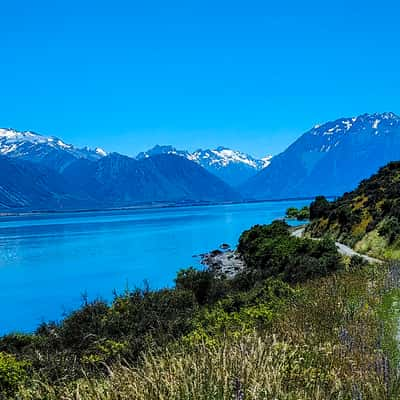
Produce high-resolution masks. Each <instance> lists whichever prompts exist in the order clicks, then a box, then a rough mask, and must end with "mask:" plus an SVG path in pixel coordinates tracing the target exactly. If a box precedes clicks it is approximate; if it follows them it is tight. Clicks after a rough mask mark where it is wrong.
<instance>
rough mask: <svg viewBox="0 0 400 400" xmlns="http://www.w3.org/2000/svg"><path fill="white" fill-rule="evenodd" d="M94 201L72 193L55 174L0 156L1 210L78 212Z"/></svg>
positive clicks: (70, 188)
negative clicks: (73, 210)
mask: <svg viewBox="0 0 400 400" xmlns="http://www.w3.org/2000/svg"><path fill="white" fill-rule="evenodd" d="M88 202H91V204H93V201H92V200H91V199H89V198H88V197H87V195H86V194H84V193H81V192H79V191H75V190H73V189H72V187H71V186H70V184H69V183H68V182H67V181H66V180H65V179H64V178H63V177H62V176H61V175H59V174H58V173H57V172H55V171H53V170H50V169H47V168H45V167H42V166H40V165H37V164H34V163H30V162H28V161H24V160H19V159H12V158H9V157H5V156H0V209H1V210H7V209H13V210H15V209H20V210H35V209H37V210H43V209H46V210H48V209H65V208H79V207H82V206H83V205H84V204H88Z"/></svg>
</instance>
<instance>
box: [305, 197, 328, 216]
mask: <svg viewBox="0 0 400 400" xmlns="http://www.w3.org/2000/svg"><path fill="white" fill-rule="evenodd" d="M330 208H331V204H330V203H329V201H328V200H327V199H326V198H325V197H324V196H317V197H316V198H315V200H314V201H313V202H312V203H311V204H310V219H311V220H313V219H317V218H324V217H327V216H328V214H329V211H330Z"/></svg>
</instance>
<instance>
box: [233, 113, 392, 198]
mask: <svg viewBox="0 0 400 400" xmlns="http://www.w3.org/2000/svg"><path fill="white" fill-rule="evenodd" d="M397 159H400V117H398V116H397V115H396V114H394V113H392V112H386V113H374V114H362V115H360V116H358V117H351V118H340V119H337V120H334V121H329V122H327V123H325V124H322V125H315V126H314V127H313V128H312V129H310V130H309V131H307V132H305V133H304V134H303V135H302V136H300V137H299V138H298V139H297V140H296V141H295V142H294V143H292V144H291V145H290V146H289V147H288V148H287V149H286V150H285V151H284V152H282V153H280V154H278V155H277V156H274V157H273V159H272V160H271V164H270V166H269V167H268V168H267V169H265V170H262V171H260V172H259V173H257V174H256V175H255V176H254V177H251V178H250V179H249V180H248V181H247V182H245V183H244V184H243V185H242V186H241V187H240V190H241V191H242V193H243V194H244V196H245V197H246V198H254V199H258V200H260V199H271V198H290V197H298V196H305V197H314V196H316V195H319V194H323V195H327V196H334V195H341V194H343V193H344V192H346V191H348V190H352V189H353V188H354V187H355V186H356V185H357V184H358V182H359V181H361V180H362V179H365V178H367V177H368V176H370V175H372V174H373V173H375V172H376V171H377V170H378V169H379V168H380V167H382V166H383V165H385V164H387V163H388V162H390V161H393V160H397Z"/></svg>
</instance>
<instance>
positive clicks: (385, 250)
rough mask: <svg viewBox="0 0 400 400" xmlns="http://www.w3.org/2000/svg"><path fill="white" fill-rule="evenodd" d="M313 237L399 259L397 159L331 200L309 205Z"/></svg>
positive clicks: (399, 171)
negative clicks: (334, 239)
mask: <svg viewBox="0 0 400 400" xmlns="http://www.w3.org/2000/svg"><path fill="white" fill-rule="evenodd" d="M310 214H311V219H312V220H311V224H310V226H309V227H308V229H307V230H308V232H309V233H311V235H313V236H324V235H329V236H331V237H334V238H336V239H338V240H340V241H342V242H344V243H347V244H349V245H350V246H353V247H355V248H356V249H357V250H358V251H361V252H364V253H369V254H370V255H373V256H378V257H393V256H395V257H396V258H400V162H399V161H396V162H391V163H389V164H388V165H386V166H385V167H383V168H381V169H380V170H379V172H378V173H377V174H375V175H373V176H372V177H370V178H368V179H365V180H364V181H362V182H361V183H360V185H359V186H358V187H357V189H355V190H353V191H352V192H348V193H346V194H344V195H343V196H342V197H340V198H338V199H337V200H336V201H334V202H332V203H328V202H327V201H326V200H325V199H323V198H318V199H317V200H316V201H315V202H313V203H312V204H311V209H310Z"/></svg>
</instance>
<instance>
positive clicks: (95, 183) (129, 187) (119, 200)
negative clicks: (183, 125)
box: [63, 153, 241, 206]
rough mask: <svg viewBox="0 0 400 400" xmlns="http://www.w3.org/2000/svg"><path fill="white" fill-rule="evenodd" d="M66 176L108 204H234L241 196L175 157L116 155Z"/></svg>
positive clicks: (85, 163)
mask: <svg viewBox="0 0 400 400" xmlns="http://www.w3.org/2000/svg"><path fill="white" fill-rule="evenodd" d="M63 176H64V178H65V179H67V180H68V181H70V182H75V185H76V186H75V187H76V190H85V191H86V192H87V193H88V195H89V196H90V197H92V198H95V199H97V200H98V201H101V202H103V203H104V204H107V205H109V204H112V205H119V206H123V205H128V204H132V203H136V202H149V201H195V202H196V201H233V200H240V198H241V197H240V195H239V194H238V193H237V192H235V191H234V190H233V189H232V188H230V187H229V186H228V185H227V184H225V183H224V182H222V181H221V180H220V179H218V178H217V177H215V176H214V175H212V174H210V173H209V172H207V171H206V170H205V169H204V168H201V167H200V166H199V165H197V164H196V163H194V162H192V161H190V160H187V159H185V158H183V157H180V156H177V155H174V154H159V155H155V156H152V157H149V158H143V159H141V160H136V159H132V158H130V157H127V156H122V155H120V154H117V153H112V154H110V155H108V156H106V157H103V158H102V159H100V160H98V161H96V162H92V161H89V160H86V159H80V160H78V161H76V162H74V163H72V164H71V165H69V166H68V167H67V168H66V169H65V170H64V172H63Z"/></svg>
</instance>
